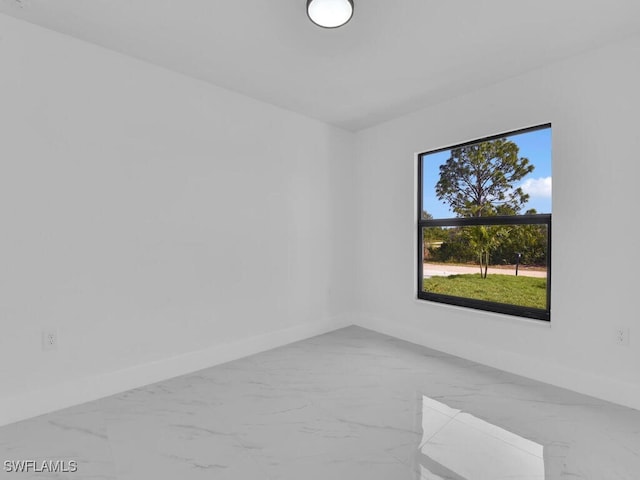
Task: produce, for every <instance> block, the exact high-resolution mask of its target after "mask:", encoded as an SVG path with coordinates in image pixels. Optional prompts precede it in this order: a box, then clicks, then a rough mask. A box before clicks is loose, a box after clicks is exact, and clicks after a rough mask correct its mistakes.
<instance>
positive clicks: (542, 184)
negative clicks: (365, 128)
mask: <svg viewBox="0 0 640 480" xmlns="http://www.w3.org/2000/svg"><path fill="white" fill-rule="evenodd" d="M507 139H509V140H511V141H512V142H514V143H515V144H516V145H518V147H519V149H520V150H519V153H518V155H519V156H520V157H526V158H528V159H529V162H531V163H532V164H533V165H534V166H535V169H534V170H533V172H531V173H530V174H529V175H527V176H526V177H524V178H523V179H522V180H521V181H520V182H519V183H518V184H517V185H515V186H516V187H522V189H523V190H524V191H525V193H528V194H529V202H528V203H527V204H526V206H525V208H524V209H525V210H527V209H529V208H535V209H536V210H537V212H538V213H551V128H545V129H543V130H534V131H531V132H526V133H521V134H519V135H513V136H508V137H507ZM450 156H451V151H450V150H444V151H442V152H437V153H432V154H429V155H425V156H423V157H422V159H423V167H422V188H423V203H424V205H423V208H424V210H426V211H427V212H429V213H430V214H432V215H433V218H451V217H455V214H453V213H452V212H451V210H449V206H448V205H447V204H444V203H442V202H440V201H438V199H437V198H436V194H435V185H436V183H438V180H439V178H440V170H439V167H440V165H442V164H443V163H445V162H446V161H447V159H448V158H449V157H450Z"/></svg>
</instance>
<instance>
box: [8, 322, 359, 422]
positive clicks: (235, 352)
mask: <svg viewBox="0 0 640 480" xmlns="http://www.w3.org/2000/svg"><path fill="white" fill-rule="evenodd" d="M351 323H352V322H351V321H349V320H348V319H347V317H335V318H331V319H327V320H325V321H323V322H315V323H308V324H304V325H297V326H294V327H290V328H287V329H283V330H278V331H275V332H269V333H266V334H262V335H258V336H254V337H250V338H247V339H243V340H239V341H236V342H232V343H228V344H223V345H215V346H212V347H210V348H207V349H204V350H198V351H194V352H189V353H185V354H182V355H177V356H174V357H169V358H166V359H161V360H157V361H154V362H150V363H145V364H142V365H136V366H133V367H131V368H127V369H124V370H118V371H115V372H110V373H107V374H101V375H95V376H92V377H86V378H81V379H76V380H72V381H68V382H64V383H60V384H57V385H55V386H51V387H47V388H44V389H39V390H34V391H30V392H27V393H24V394H22V395H18V396H14V397H9V398H0V426H2V425H7V424H10V423H14V422H18V421H20V420H25V419H28V418H32V417H36V416H39V415H43V414H46V413H50V412H54V411H57V410H60V409H63V408H67V407H71V406H74V405H80V404H82V403H86V402H90V401H93V400H97V399H100V398H104V397H108V396H110V395H114V394H117V393H120V392H124V391H126V390H130V389H132V388H138V387H142V386H144V385H149V384H151V383H155V382H160V381H163V380H167V379H169V378H173V377H176V376H179V375H185V374H188V373H192V372H195V371H198V370H202V369H204V368H208V367H212V366H215V365H219V364H222V363H226V362H229V361H232V360H237V359H239V358H243V357H246V356H249V355H253V354H255V353H260V352H263V351H266V350H271V349H272V348H276V347H280V346H283V345H287V344H289V343H292V342H296V341H299V340H304V339H306V338H310V337H314V336H316V335H321V334H323V333H327V332H331V331H333V330H337V329H339V328H343V327H347V326H349V325H351Z"/></svg>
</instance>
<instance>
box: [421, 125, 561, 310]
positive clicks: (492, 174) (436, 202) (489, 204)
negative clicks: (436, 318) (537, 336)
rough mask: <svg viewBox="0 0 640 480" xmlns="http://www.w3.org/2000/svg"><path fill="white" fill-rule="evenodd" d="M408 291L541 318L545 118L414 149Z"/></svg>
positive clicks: (547, 212)
mask: <svg viewBox="0 0 640 480" xmlns="http://www.w3.org/2000/svg"><path fill="white" fill-rule="evenodd" d="M417 222H418V228H417V231H418V242H417V245H418V252H417V259H418V265H417V272H418V279H417V280H418V289H417V290H418V298H420V299H423V300H429V301H434V302H440V303H447V304H452V305H459V306H463V307H469V308H475V309H480V310H488V311H492V312H498V313H505V314H509V315H516V316H520V317H526V318H534V319H539V320H546V321H549V320H550V313H551V309H550V300H551V299H550V293H551V125H550V124H546V125H540V126H536V127H531V128H527V129H522V130H517V131H514V132H509V133H504V134H500V135H493V136H491V137H487V138H483V139H480V140H476V141H472V142H466V143H463V144H459V145H454V146H451V147H446V148H440V149H438V150H433V151H429V152H425V153H422V154H420V155H419V156H418V219H417Z"/></svg>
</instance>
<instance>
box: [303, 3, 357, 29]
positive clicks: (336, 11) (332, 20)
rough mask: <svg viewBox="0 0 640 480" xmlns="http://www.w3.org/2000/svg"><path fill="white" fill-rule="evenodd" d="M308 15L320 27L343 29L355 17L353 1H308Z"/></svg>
mask: <svg viewBox="0 0 640 480" xmlns="http://www.w3.org/2000/svg"><path fill="white" fill-rule="evenodd" d="M307 15H309V19H310V20H311V21H312V22H313V23H315V24H316V25H318V26H320V27H324V28H336V27H341V26H342V25H344V24H345V23H347V22H348V21H349V20H351V17H352V16H353V0H307Z"/></svg>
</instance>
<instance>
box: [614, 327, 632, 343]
mask: <svg viewBox="0 0 640 480" xmlns="http://www.w3.org/2000/svg"><path fill="white" fill-rule="evenodd" d="M615 340H616V343H617V344H618V345H624V346H627V345H629V327H618V328H616V337H615Z"/></svg>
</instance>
